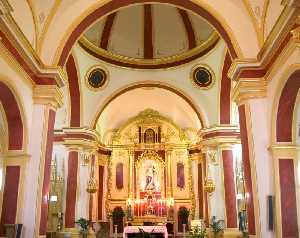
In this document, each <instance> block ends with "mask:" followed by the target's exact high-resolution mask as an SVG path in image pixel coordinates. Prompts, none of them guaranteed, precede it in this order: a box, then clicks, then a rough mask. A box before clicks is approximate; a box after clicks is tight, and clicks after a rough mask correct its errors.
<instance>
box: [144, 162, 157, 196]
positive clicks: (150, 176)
mask: <svg viewBox="0 0 300 238" xmlns="http://www.w3.org/2000/svg"><path fill="white" fill-rule="evenodd" d="M156 174H157V172H156V169H155V166H154V165H150V166H149V167H148V168H147V169H146V184H145V188H144V189H145V190H155V189H156V186H155V183H154V177H155V176H156Z"/></svg>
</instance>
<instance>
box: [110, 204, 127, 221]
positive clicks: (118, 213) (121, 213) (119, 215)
mask: <svg viewBox="0 0 300 238" xmlns="http://www.w3.org/2000/svg"><path fill="white" fill-rule="evenodd" d="M124 216H125V212H124V211H123V209H122V208H121V207H120V208H118V207H117V208H115V209H114V210H113V212H112V217H113V218H114V219H118V218H119V219H120V218H123V217H124Z"/></svg>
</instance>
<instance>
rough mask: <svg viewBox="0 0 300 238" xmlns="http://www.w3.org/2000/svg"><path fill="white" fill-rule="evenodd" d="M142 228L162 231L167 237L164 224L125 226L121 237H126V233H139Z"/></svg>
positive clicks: (156, 231) (153, 231) (147, 230)
mask: <svg viewBox="0 0 300 238" xmlns="http://www.w3.org/2000/svg"><path fill="white" fill-rule="evenodd" d="M139 229H143V230H144V231H145V232H152V233H162V234H163V235H164V237H165V238H168V231H167V227H166V226H126V227H125V228H124V232H123V238H127V237H128V234H131V233H139V232H140V230H139Z"/></svg>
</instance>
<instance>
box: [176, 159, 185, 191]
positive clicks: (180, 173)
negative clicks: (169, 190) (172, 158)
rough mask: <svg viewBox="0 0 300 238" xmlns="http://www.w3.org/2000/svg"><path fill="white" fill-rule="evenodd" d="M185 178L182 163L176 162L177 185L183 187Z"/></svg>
mask: <svg viewBox="0 0 300 238" xmlns="http://www.w3.org/2000/svg"><path fill="white" fill-rule="evenodd" d="M184 186H185V179H184V164H183V163H177V187H179V188H181V189H182V188H184Z"/></svg>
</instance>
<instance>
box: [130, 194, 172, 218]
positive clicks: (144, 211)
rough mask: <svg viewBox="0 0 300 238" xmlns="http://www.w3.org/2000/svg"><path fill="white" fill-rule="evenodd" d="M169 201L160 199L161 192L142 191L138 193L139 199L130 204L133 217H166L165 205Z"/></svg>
mask: <svg viewBox="0 0 300 238" xmlns="http://www.w3.org/2000/svg"><path fill="white" fill-rule="evenodd" d="M169 200H170V199H168V200H167V199H165V198H162V196H161V192H152V191H151V190H150V191H143V192H140V199H135V200H133V201H132V202H131V201H130V200H129V202H131V203H132V206H133V216H134V217H141V216H158V217H164V216H167V203H168V204H169V203H170V201H169Z"/></svg>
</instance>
